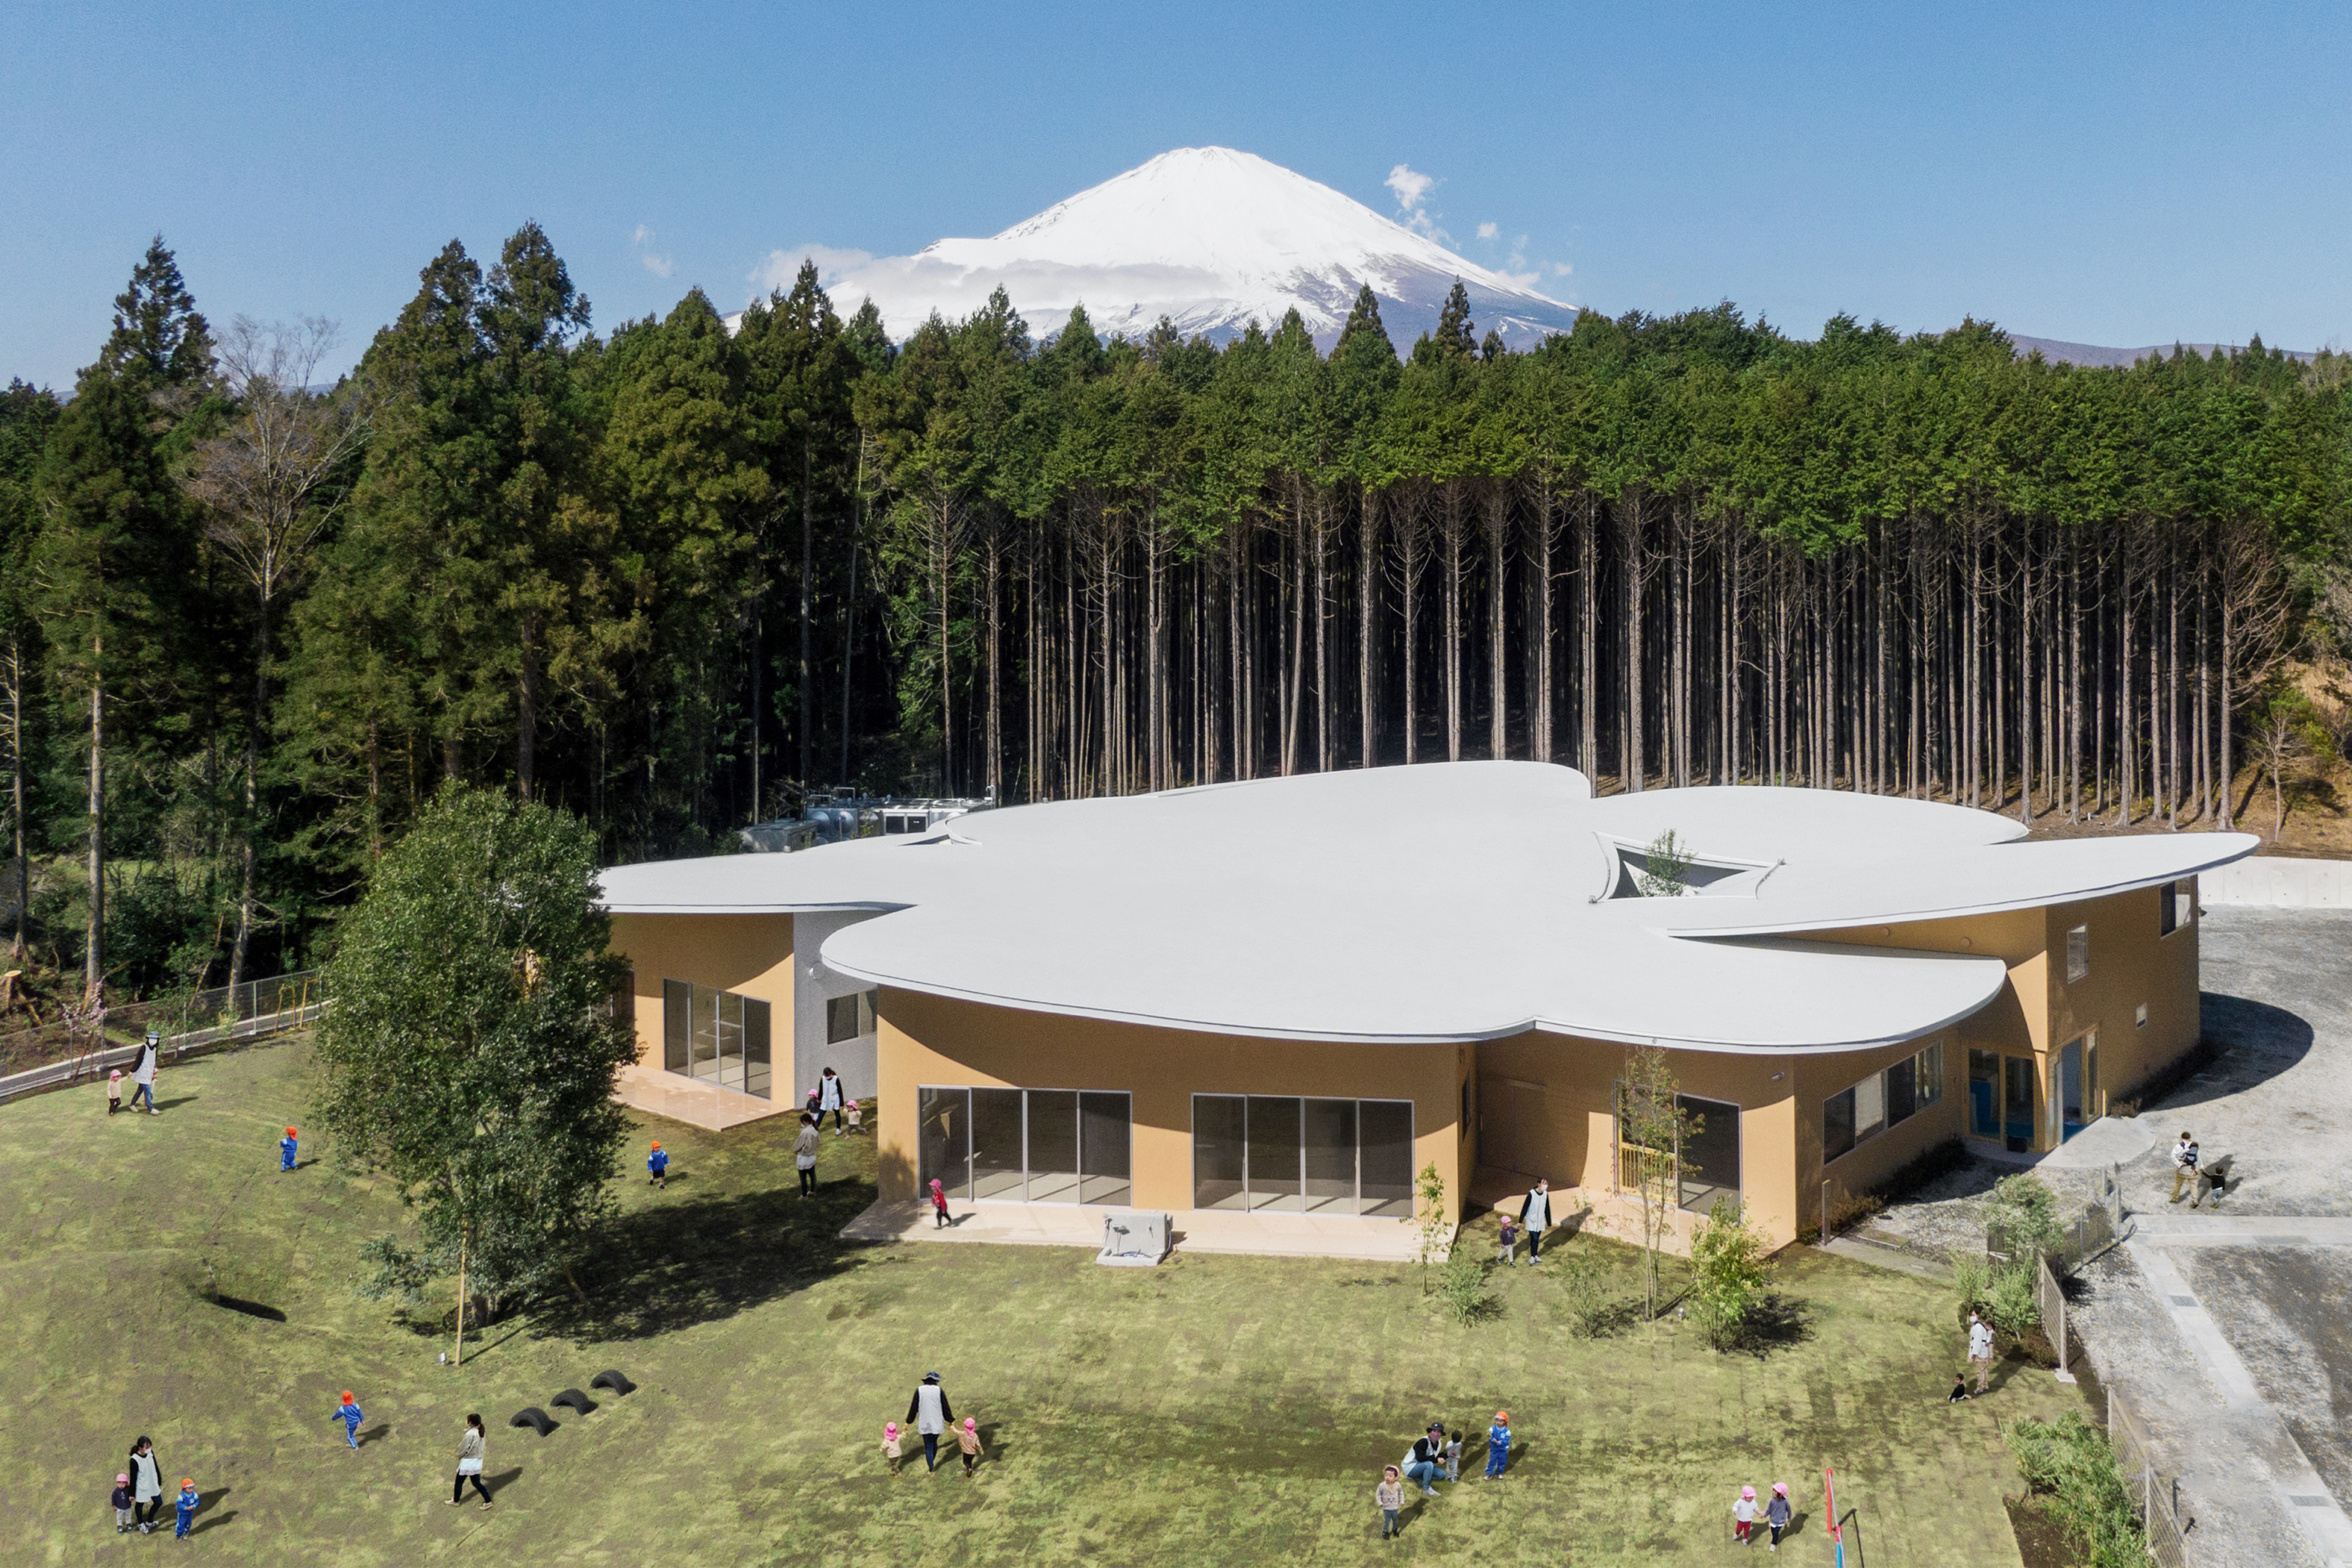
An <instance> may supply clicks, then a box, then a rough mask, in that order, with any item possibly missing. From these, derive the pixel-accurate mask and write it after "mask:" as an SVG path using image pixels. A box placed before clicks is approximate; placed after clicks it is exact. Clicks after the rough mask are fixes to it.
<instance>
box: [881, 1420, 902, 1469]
mask: <svg viewBox="0 0 2352 1568" xmlns="http://www.w3.org/2000/svg"><path fill="white" fill-rule="evenodd" d="M882 1457H883V1458H885V1459H887V1460H888V1461H890V1473H891V1474H892V1475H894V1476H895V1475H897V1474H898V1464H899V1460H900V1459H901V1458H902V1457H903V1455H902V1451H901V1450H900V1448H899V1447H898V1423H897V1422H896V1421H885V1422H884V1423H882Z"/></svg>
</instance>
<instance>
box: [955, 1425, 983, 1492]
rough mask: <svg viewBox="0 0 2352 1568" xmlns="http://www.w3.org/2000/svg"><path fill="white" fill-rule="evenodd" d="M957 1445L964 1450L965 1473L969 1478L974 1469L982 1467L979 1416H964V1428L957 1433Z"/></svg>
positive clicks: (965, 1476)
mask: <svg viewBox="0 0 2352 1568" xmlns="http://www.w3.org/2000/svg"><path fill="white" fill-rule="evenodd" d="M956 1447H959V1448H961V1449H962V1450H963V1473H964V1478H965V1479H967V1480H969V1479H971V1473H972V1471H974V1470H976V1469H978V1468H980V1420H979V1418H978V1417H977V1416H972V1415H967V1416H965V1417H964V1418H963V1430H962V1431H961V1432H958V1433H957V1434H956Z"/></svg>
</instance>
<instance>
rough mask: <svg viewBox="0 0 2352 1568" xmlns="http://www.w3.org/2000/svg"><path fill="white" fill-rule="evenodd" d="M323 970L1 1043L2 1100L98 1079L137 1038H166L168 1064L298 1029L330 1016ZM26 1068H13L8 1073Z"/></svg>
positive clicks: (127, 1054) (140, 1007)
mask: <svg viewBox="0 0 2352 1568" xmlns="http://www.w3.org/2000/svg"><path fill="white" fill-rule="evenodd" d="M326 1005H327V992H326V986H325V984H323V983H322V981H321V978H320V972H319V971H317V970H315V969H305V970H299V971H297V972H296V973H292V974H274V975H271V976H269V977H268V978H267V979H264V980H251V981H247V982H245V983H244V984H239V985H237V986H236V987H234V988H231V987H229V986H226V985H219V986H215V987H213V988H212V989H210V990H208V991H198V992H194V993H193V994H184V995H182V996H176V997H165V998H158V999H155V1000H152V1001H147V1002H131V1003H126V1004H123V1005H118V1006H110V1007H108V1008H106V1009H105V1010H104V1011H103V1012H101V1013H100V1014H98V1015H97V1016H95V1017H86V1018H71V1017H69V1018H68V1019H64V1020H60V1021H58V1022H56V1023H52V1024H48V1025H44V1026H41V1027H39V1028H37V1029H30V1030H26V1031H23V1032H21V1033H19V1034H16V1035H10V1036H6V1037H0V1073H6V1074H7V1076H5V1077H0V1100H5V1099H11V1098H14V1097H15V1096H16V1095H19V1094H29V1093H35V1092H37V1091H38V1090H41V1089H55V1088H57V1087H58V1086H60V1085H63V1084H69V1083H74V1082H77V1081H79V1079H81V1078H83V1077H84V1076H85V1075H88V1076H90V1077H98V1076H100V1075H102V1074H104V1073H105V1072H106V1071H107V1069H108V1068H114V1067H121V1066H123V1065H125V1064H126V1063H128V1062H129V1061H130V1060H131V1059H132V1058H134V1057H135V1056H136V1055H137V1052H138V1047H137V1044H136V1040H137V1038H138V1037H139V1036H140V1035H142V1034H143V1033H145V1032H147V1031H149V1030H152V1031H154V1032H156V1033H158V1034H160V1035H162V1036H163V1056H164V1057H165V1058H166V1059H169V1058H174V1057H178V1056H182V1055H184V1054H186V1053H187V1052H189V1051H191V1050H195V1049H198V1048H200V1047H209V1046H215V1045H220V1044H223V1043H225V1042H228V1041H233V1040H245V1039H257V1038H259V1037H262V1036H264V1035H272V1034H276V1033H277V1032H278V1031H279V1030H281V1029H291V1028H297V1027H299V1026H301V1025H304V1024H307V1023H309V1022H310V1021H311V1020H312V1019H314V1018H316V1017H317V1016H319V1015H320V1013H322V1012H324V1011H325V1010H326ZM12 1068H15V1069H21V1070H14V1071H11V1070H10V1069H12Z"/></svg>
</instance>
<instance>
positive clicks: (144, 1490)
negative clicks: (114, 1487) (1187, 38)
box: [125, 1433, 163, 1535]
mask: <svg viewBox="0 0 2352 1568" xmlns="http://www.w3.org/2000/svg"><path fill="white" fill-rule="evenodd" d="M125 1468H126V1469H127V1470H129V1472H130V1475H131V1522H132V1523H134V1524H136V1525H137V1526H138V1527H139V1533H140V1534H142V1535H144V1534H146V1533H147V1532H148V1531H151V1530H152V1529H154V1528H155V1510H156V1509H157V1508H159V1507H161V1506H162V1505H163V1463H162V1461H160V1460H158V1459H157V1458H155V1445H153V1444H152V1443H150V1442H149V1441H148V1440H147V1437H146V1434H144V1433H142V1434H141V1435H140V1437H139V1441H137V1442H136V1443H133V1444H131V1463H130V1464H129V1465H128V1466H126V1467H125Z"/></svg>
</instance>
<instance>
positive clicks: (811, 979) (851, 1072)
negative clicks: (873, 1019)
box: [777, 910, 881, 1126]
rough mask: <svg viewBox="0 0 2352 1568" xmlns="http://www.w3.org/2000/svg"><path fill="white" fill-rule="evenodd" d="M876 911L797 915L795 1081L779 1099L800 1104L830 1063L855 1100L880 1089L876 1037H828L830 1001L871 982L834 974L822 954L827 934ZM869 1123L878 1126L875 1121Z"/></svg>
mask: <svg viewBox="0 0 2352 1568" xmlns="http://www.w3.org/2000/svg"><path fill="white" fill-rule="evenodd" d="M875 913H876V911H874V910H837V911H833V912H829V913H825V914H814V915H794V916H793V963H796V964H798V965H799V966H800V967H799V970H798V972H797V973H794V974H793V1035H792V1041H793V1048H792V1052H791V1055H790V1058H789V1060H790V1061H791V1063H792V1073H793V1084H792V1093H791V1095H790V1096H789V1097H787V1096H785V1095H784V1094H783V1093H782V1091H781V1090H779V1091H778V1094H777V1098H778V1099H779V1100H783V1099H786V1098H789V1099H790V1100H791V1101H792V1103H793V1105H795V1106H798V1105H800V1104H801V1103H803V1101H805V1100H807V1099H808V1091H809V1090H810V1089H814V1088H815V1087H816V1082H817V1079H818V1077H819V1076H820V1075H821V1074H823V1073H824V1069H825V1068H833V1070H834V1071H835V1072H837V1073H839V1074H840V1075H841V1081H842V1083H843V1084H844V1085H845V1089H844V1090H843V1092H844V1093H845V1094H846V1095H847V1096H848V1097H849V1098H850V1099H852V1100H860V1101H865V1100H872V1099H873V1098H874V1097H875V1095H876V1093H877V1091H878V1089H879V1088H880V1085H881V1076H880V1072H879V1070H878V1069H877V1067H876V1065H875V1052H874V1043H875V1037H874V1036H872V1035H871V1034H866V1035H861V1036H859V1037H857V1038H856V1039H854V1040H844V1041H842V1042H841V1043H840V1044H839V1045H831V1046H829V1045H827V1044H825V1041H824V1005H825V1002H826V1000H827V999H828V998H830V997H834V996H846V995H848V994H850V993H852V992H854V991H864V990H866V989H867V987H866V983H865V982H864V981H862V980H852V979H850V978H849V977H848V976H847V975H845V974H836V973H834V972H833V971H832V970H830V969H828V968H826V967H825V964H824V959H823V958H822V957H821V956H819V955H820V954H821V953H822V952H823V951H824V939H825V938H827V937H829V936H831V935H832V934H833V933H834V932H835V931H839V930H841V929H842V928H843V927H844V926H853V925H856V923H857V922H858V921H870V920H872V919H873V918H874V915H875ZM866 1124H867V1125H868V1126H871V1125H873V1123H872V1121H870V1120H869V1121H867V1123H866Z"/></svg>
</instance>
